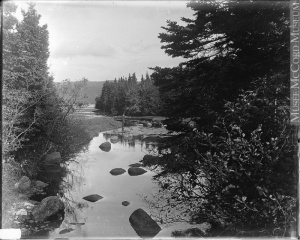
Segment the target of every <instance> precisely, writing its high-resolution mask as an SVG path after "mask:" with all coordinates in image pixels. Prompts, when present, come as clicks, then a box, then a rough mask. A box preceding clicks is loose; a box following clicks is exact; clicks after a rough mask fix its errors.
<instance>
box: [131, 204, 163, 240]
mask: <svg viewBox="0 0 300 240" xmlns="http://www.w3.org/2000/svg"><path fill="white" fill-rule="evenodd" d="M129 222H130V224H131V226H132V228H133V229H134V231H135V232H136V233H137V235H138V236H140V237H142V238H144V237H147V238H152V237H154V236H155V235H156V234H158V233H159V231H160V230H161V228H160V226H159V225H158V224H157V223H156V222H155V221H154V220H153V219H152V218H151V217H150V216H149V215H148V214H147V213H146V212H145V211H144V210H143V209H141V208H139V209H137V210H135V211H134V212H133V213H132V214H131V216H130V217H129Z"/></svg>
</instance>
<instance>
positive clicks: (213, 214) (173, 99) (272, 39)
mask: <svg viewBox="0 0 300 240" xmlns="http://www.w3.org/2000/svg"><path fill="white" fill-rule="evenodd" d="M188 6H189V7H191V8H192V9H193V10H194V11H195V14H194V16H195V19H186V18H183V21H184V22H185V23H186V24H185V25H184V26H181V25H179V24H178V23H176V22H172V21H168V25H167V27H163V29H164V30H165V31H166V32H165V33H161V34H160V35H159V38H160V39H161V42H162V43H163V44H164V45H163V46H162V48H163V49H165V52H166V53H167V54H168V55H171V56H172V57H178V56H181V57H184V58H186V59H187V61H186V62H185V63H182V64H180V65H179V66H178V67H174V68H160V67H155V68H153V70H154V72H153V74H152V75H151V78H152V79H153V81H154V84H155V85H156V86H157V87H158V88H159V92H160V97H161V99H162V100H163V104H162V107H163V111H164V112H165V113H166V114H167V116H169V117H170V118H169V119H168V120H167V121H166V124H167V125H168V129H169V130H172V131H178V132H180V134H179V135H178V136H176V137H174V139H173V141H170V142H168V143H166V144H164V145H162V146H161V147H160V151H159V153H160V156H161V158H160V160H159V161H158V162H157V161H155V162H153V164H150V165H158V166H159V167H160V168H161V170H162V173H161V174H158V175H157V176H156V179H158V180H159V181H160V182H161V183H162V186H163V189H164V190H165V191H167V192H168V193H171V196H172V197H171V198H170V199H172V202H174V201H175V202H176V203H175V205H177V204H178V206H179V205H180V204H183V203H184V202H185V203H186V205H187V206H189V208H190V212H189V216H190V220H191V221H192V222H197V223H201V222H209V223H211V224H212V226H213V227H214V228H213V229H214V230H216V228H222V229H223V230H224V229H226V228H228V227H229V226H230V227H231V228H233V229H234V230H233V231H232V232H231V233H230V234H237V233H238V232H239V233H241V232H243V234H245V235H247V233H249V232H251V231H253V230H254V231H256V234H261V235H288V234H289V233H290V225H293V222H295V220H296V219H295V202H296V201H295V199H296V179H297V172H296V169H297V164H296V163H297V161H296V160H295V154H294V151H295V143H294V142H293V141H292V131H293V129H292V128H291V126H290V125H289V99H288V95H289V68H288V65H289V57H288V56H289V6H288V3H287V2H263V3H262V2H259V3H258V2H255V1H254V2H252V1H251V2H245V1H243V2H239V1H229V2H226V3H225V2H192V3H190V4H188ZM174 199H175V200H174Z"/></svg>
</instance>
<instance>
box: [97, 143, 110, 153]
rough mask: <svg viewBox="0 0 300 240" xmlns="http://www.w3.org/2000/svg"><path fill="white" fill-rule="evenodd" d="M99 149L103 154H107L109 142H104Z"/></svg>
mask: <svg viewBox="0 0 300 240" xmlns="http://www.w3.org/2000/svg"><path fill="white" fill-rule="evenodd" d="M99 148H100V149H101V150H102V151H103V152H109V151H110V150H111V143H110V142H104V143H102V144H101V145H100V146H99Z"/></svg>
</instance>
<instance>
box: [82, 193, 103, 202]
mask: <svg viewBox="0 0 300 240" xmlns="http://www.w3.org/2000/svg"><path fill="white" fill-rule="evenodd" d="M102 198H103V197H102V196H100V195H98V194H91V195H88V196H86V197H84V198H82V199H84V200H86V201H89V202H97V201H98V200H100V199H102Z"/></svg>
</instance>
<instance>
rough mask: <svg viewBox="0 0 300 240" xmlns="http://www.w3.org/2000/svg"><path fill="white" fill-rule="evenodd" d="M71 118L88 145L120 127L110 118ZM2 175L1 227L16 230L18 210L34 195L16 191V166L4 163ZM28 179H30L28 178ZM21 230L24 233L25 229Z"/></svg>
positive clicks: (17, 172)
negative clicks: (103, 134)
mask: <svg viewBox="0 0 300 240" xmlns="http://www.w3.org/2000/svg"><path fill="white" fill-rule="evenodd" d="M72 117H73V119H74V120H75V122H78V123H79V125H80V127H82V128H84V129H85V132H86V133H88V135H89V138H84V139H81V141H83V142H84V143H89V141H91V140H92V139H93V137H95V136H97V135H98V134H99V132H104V131H109V130H113V129H118V128H120V127H121V122H119V121H115V120H114V119H113V118H112V117H105V116H102V117H99V116H95V117H93V116H85V115H73V116H72ZM81 144H82V143H81ZM2 173H3V174H2V227H3V228H18V227H19V223H20V219H19V218H20V217H21V218H22V215H19V214H17V213H18V212H19V213H22V211H19V210H20V209H23V208H24V204H25V205H28V204H29V202H30V201H29V198H30V196H31V195H32V194H34V193H33V192H28V193H26V192H24V193H20V192H19V191H18V189H16V187H15V185H16V183H17V182H18V181H19V180H20V178H21V177H22V176H23V173H22V172H21V170H20V169H19V168H18V167H17V166H14V165H12V164H6V163H4V164H3V172H2ZM28 177H29V178H30V176H28ZM30 180H32V179H30ZM45 197H46V196H45ZM23 230H24V231H25V229H23ZM23 230H22V231H23Z"/></svg>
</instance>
